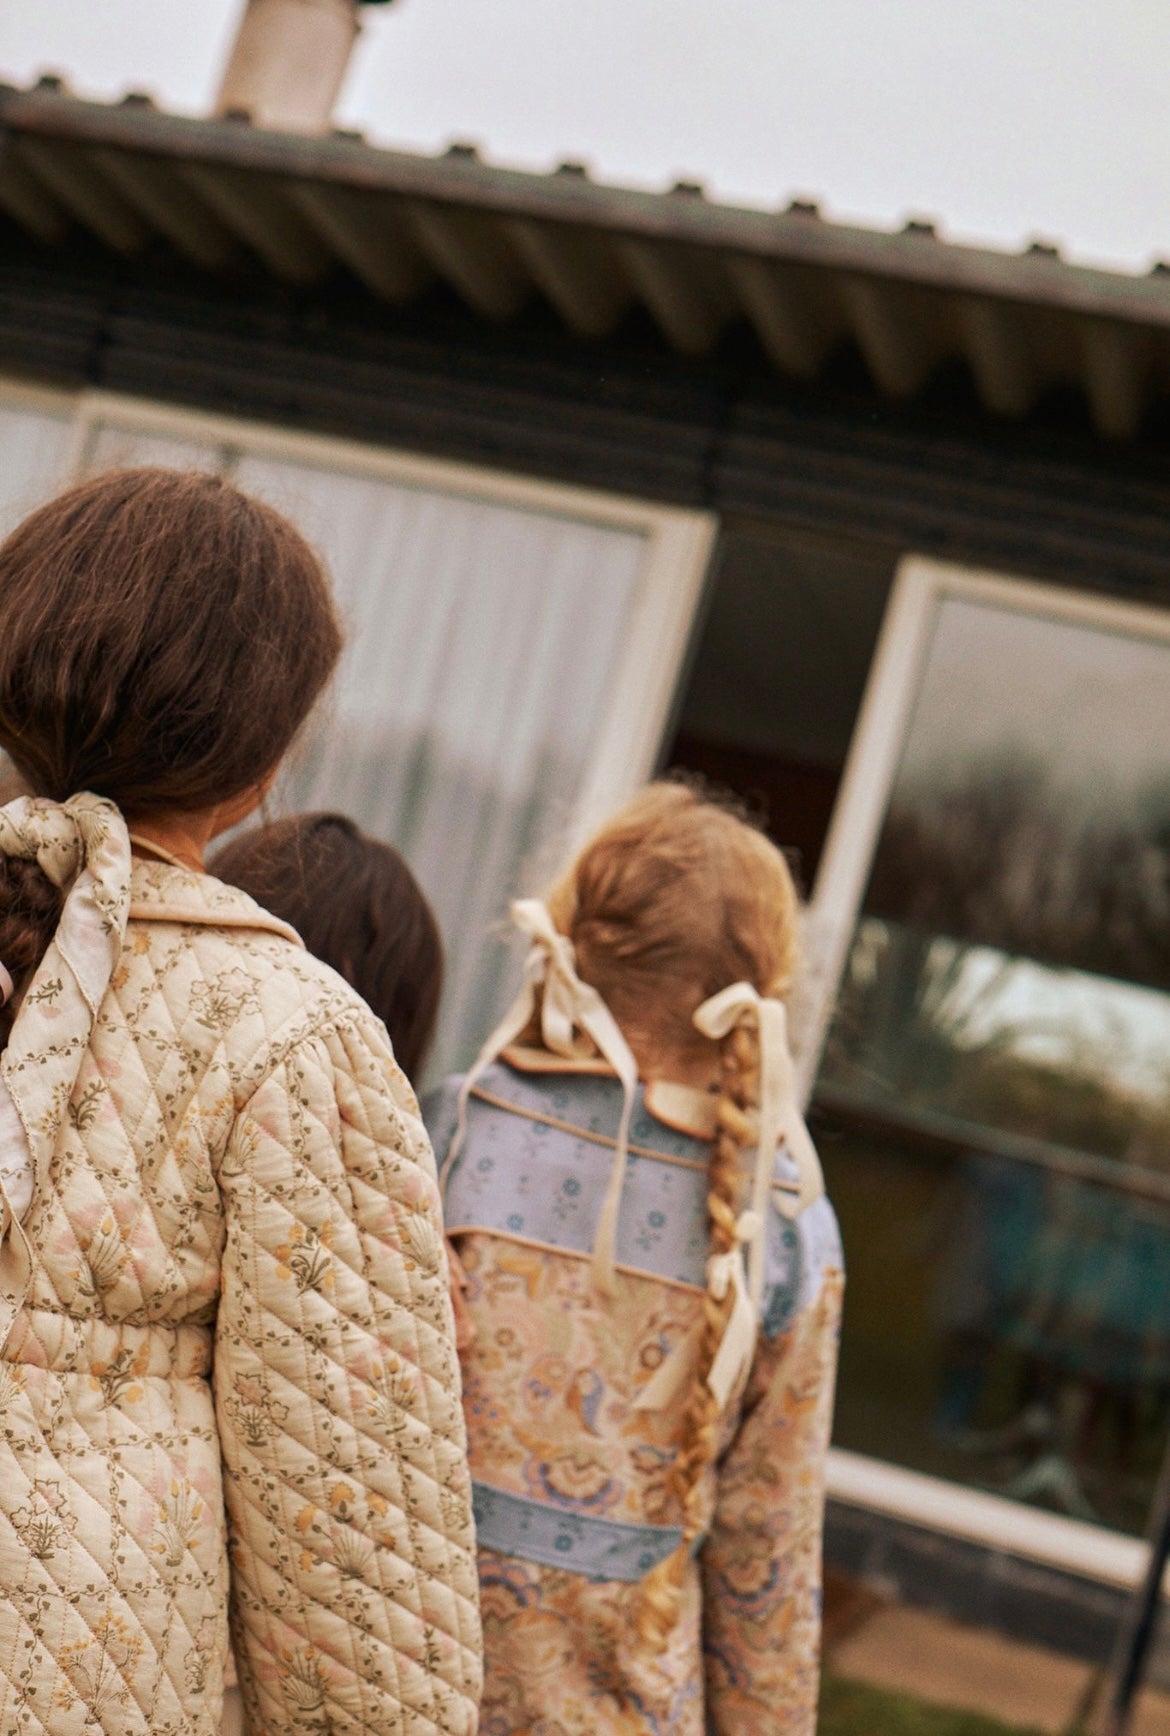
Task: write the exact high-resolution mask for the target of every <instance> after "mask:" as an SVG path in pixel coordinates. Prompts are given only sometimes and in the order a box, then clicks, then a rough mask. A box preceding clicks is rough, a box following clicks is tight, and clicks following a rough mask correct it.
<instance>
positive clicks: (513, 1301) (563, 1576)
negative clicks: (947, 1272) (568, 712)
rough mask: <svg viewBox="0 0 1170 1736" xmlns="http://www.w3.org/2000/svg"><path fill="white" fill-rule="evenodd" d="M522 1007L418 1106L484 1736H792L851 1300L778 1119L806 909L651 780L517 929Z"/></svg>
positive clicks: (706, 805) (819, 1209)
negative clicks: (479, 1648) (466, 1491)
mask: <svg viewBox="0 0 1170 1736" xmlns="http://www.w3.org/2000/svg"><path fill="white" fill-rule="evenodd" d="M513 915H514V918H515V920H516V922H517V924H518V925H519V927H520V928H521V930H522V931H523V932H524V933H525V934H526V935H527V936H528V938H529V941H530V951H529V955H528V961H527V965H526V970H525V982H524V987H523V989H522V992H521V994H520V997H519V999H518V1001H517V1002H516V1004H515V1006H514V1007H513V1008H512V1010H511V1012H510V1014H509V1015H508V1016H507V1017H506V1018H505V1020H504V1021H503V1023H502V1024H501V1026H500V1027H499V1028H498V1029H497V1031H495V1032H494V1033H493V1035H492V1037H491V1038H490V1039H489V1040H488V1042H487V1043H486V1044H485V1046H484V1049H483V1050H482V1052H481V1054H480V1056H479V1058H478V1060H477V1061H476V1063H475V1066H474V1067H473V1068H472V1069H471V1071H470V1073H469V1074H468V1075H467V1076H466V1077H465V1078H464V1079H462V1080H452V1081H449V1082H448V1084H447V1086H446V1087H445V1088H444V1090H443V1092H442V1094H441V1097H440V1099H439V1101H438V1102H437V1103H436V1105H435V1106H434V1109H433V1113H432V1115H431V1117H430V1120H431V1128H432V1132H433V1135H434V1140H435V1147H436V1156H437V1157H438V1159H439V1161H440V1164H441V1165H442V1171H443V1175H444V1178H445V1184H446V1214H447V1228H448V1233H449V1235H450V1237H451V1239H452V1242H453V1244H454V1246H455V1248H456V1249H457V1251H458V1255H459V1258H460V1260H461V1261H462V1265H463V1268H464V1269H465V1272H466V1275H467V1303H468V1307H469V1310H470V1314H471V1317H472V1320H473V1322H474V1325H475V1328H476V1331H475V1338H474V1342H473V1344H472V1345H471V1347H470V1348H469V1349H468V1351H467V1353H466V1355H465V1358H464V1397H465V1406H466V1414H467V1422H468V1429H469V1435H470V1456H471V1464H472V1475H473V1478H474V1491H475V1510H476V1521H477V1529H478V1539H479V1563H480V1584H481V1594H482V1602H483V1616H484V1629H485V1664H486V1677H487V1688H486V1693H485V1698H484V1703H483V1723H482V1726H481V1728H482V1729H483V1730H484V1731H485V1732H486V1733H487V1736H509V1733H511V1732H514V1731H519V1730H525V1731H528V1730H531V1731H534V1732H535V1731H540V1732H542V1733H543V1732H548V1733H549V1736H552V1733H553V1732H555V1733H556V1736H610V1733H612V1736H617V1733H618V1732H621V1733H622V1736H631V1733H635V1732H643V1731H644V1732H647V1733H650V1732H654V1733H657V1732H666V1731H670V1732H672V1733H674V1736H703V1733H704V1732H706V1731H712V1732H718V1733H720V1736H732V1733H734V1736H764V1732H768V1733H769V1736H774V1733H777V1732H784V1733H786V1736H811V1733H812V1732H813V1730H814V1729H815V1724H816V1700H817V1681H818V1651H819V1630H820V1575H821V1528H822V1517H823V1505H824V1462H825V1452H826V1447H827V1443H828V1435H829V1425H830V1419H831V1411H832V1395H833V1383H834V1374H835V1366H836V1345H837V1330H838V1321H839V1315H840V1303H841V1293H842V1285H843V1272H842V1257H841V1248H840V1241H839V1237H838V1233H837V1226H836V1221H835V1218H834V1216H833V1212H832V1209H831V1207H830V1205H829V1203H828V1201H827V1200H826V1198H825V1197H824V1189H823V1184H822V1180H821V1173H820V1167H819V1164H818V1162H817V1157H816V1153H815V1151H814V1149H813V1146H812V1143H811V1141H810V1139H809V1136H808V1133H807V1130H806V1128H805V1126H804V1122H803V1120H802V1118H801V1115H800V1112H799V1108H798V1105H797V1102H796V1098H795V1092H794V1081H793V1072H792V1063H791V1058H790V1055H789V1050H788V1043H787V1032H786V1012H785V1004H784V997H785V996H786V995H787V994H788V993H789V990H790V988H791V986H792V981H793V977H794V973H795V970H796V963H797V923H798V903H797V897H796V892H795V889H794V887H793V883H792V879H791V876H790V874H789V872H788V869H787V866H786V864H785V862H784V858H783V857H782V856H781V854H780V852H779V851H778V850H777V849H776V848H775V847H774V846H773V845H772V844H771V843H770V842H769V841H768V840H767V839H766V838H765V837H764V836H763V835H762V833H760V832H759V831H757V830H756V829H754V828H753V827H752V826H750V825H748V824H746V823H745V822H744V821H743V820H741V819H740V818H738V817H737V816H736V815H735V814H734V813H732V812H731V811H729V809H728V808H726V807H725V806H722V805H720V804H718V803H716V802H713V801H711V800H707V799H705V798H704V797H703V796H701V795H700V794H699V793H697V792H696V791H695V790H693V789H691V788H688V787H685V786H683V785H679V784H657V785H652V786H651V787H650V788H649V789H647V790H646V791H645V792H643V794H642V795H641V796H639V797H638V798H637V799H636V800H635V801H633V802H632V803H631V804H630V805H629V806H628V807H627V808H626V809H624V810H623V811H622V812H621V813H620V814H618V815H617V816H616V817H615V818H614V819H613V820H612V821H611V822H610V823H609V824H608V825H607V826H605V827H604V828H603V829H602V830H601V831H600V832H599V833H598V835H597V836H596V837H594V838H593V840H592V841H591V842H590V843H589V844H587V845H586V847H585V848H584V849H583V850H582V851H581V853H580V855H579V856H578V857H577V858H576V860H575V861H574V862H573V863H572V864H571V866H570V867H569V869H568V870H567V871H566V872H565V874H564V875H563V876H562V877H561V878H560V879H559V880H558V881H557V882H556V884H555V885H554V886H553V888H552V889H551V892H550V893H549V896H548V900H547V904H542V903H540V902H539V901H536V900H527V901H521V902H520V903H518V904H516V905H515V906H513Z"/></svg>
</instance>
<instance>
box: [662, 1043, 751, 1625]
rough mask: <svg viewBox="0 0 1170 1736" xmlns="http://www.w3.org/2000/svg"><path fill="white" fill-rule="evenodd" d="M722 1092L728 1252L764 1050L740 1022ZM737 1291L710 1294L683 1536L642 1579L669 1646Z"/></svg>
mask: <svg viewBox="0 0 1170 1736" xmlns="http://www.w3.org/2000/svg"><path fill="white" fill-rule="evenodd" d="M719 1059H720V1074H721V1081H720V1094H719V1102H718V1106H717V1108H716V1112H715V1139H714V1142H713V1144H712V1147H711V1158H710V1166H709V1168H708V1171H707V1181H708V1190H707V1224H708V1235H709V1242H710V1251H711V1253H712V1254H728V1253H730V1252H731V1251H732V1249H733V1248H734V1247H735V1246H736V1237H735V1224H736V1219H737V1218H738V1217H739V1212H740V1195H741V1193H742V1190H743V1147H744V1146H745V1145H746V1144H747V1143H748V1142H749V1141H750V1139H751V1137H752V1129H751V1124H750V1122H749V1120H748V1116H747V1111H748V1110H749V1109H750V1108H752V1107H753V1106H754V1105H755V1103H756V1091H757V1086H758V1083H759V1050H758V1046H757V1041H756V1037H755V1033H754V1032H751V1031H747V1030H745V1029H744V1028H743V1026H737V1027H736V1029H735V1030H733V1031H731V1032H730V1033H729V1035H728V1036H726V1037H725V1038H724V1039H723V1042H722V1043H721V1044H720V1057H719ZM732 1300H733V1299H732V1296H731V1294H730V1293H729V1294H728V1295H726V1296H725V1297H724V1299H723V1301H722V1302H719V1301H716V1299H715V1297H714V1296H713V1295H712V1294H711V1292H710V1291H709V1290H708V1291H707V1292H706V1293H705V1294H704V1296H703V1337H702V1340H701V1342H700V1346H699V1356H698V1362H697V1364H696V1367H695V1379H694V1386H693V1388H692V1390H691V1394H690V1398H689V1400H688V1403H687V1408H686V1414H685V1416H684V1418H683V1432H682V1439H681V1441H680V1443H679V1447H678V1453H677V1455H676V1457H675V1461H674V1464H673V1465H672V1466H671V1476H670V1484H671V1490H672V1493H673V1494H674V1496H675V1499H676V1500H677V1501H678V1503H679V1506H680V1508H681V1509H682V1542H681V1543H680V1544H679V1546H678V1548H677V1549H676V1550H675V1551H674V1553H673V1554H672V1555H668V1556H667V1558H666V1560H665V1561H662V1562H660V1563H659V1564H658V1566H657V1567H655V1568H653V1569H652V1570H651V1572H650V1573H649V1574H648V1575H647V1577H646V1578H645V1579H644V1580H643V1581H642V1599H641V1602H640V1604H639V1607H638V1632H639V1635H640V1637H641V1638H642V1639H643V1640H645V1642H646V1643H647V1645H649V1646H652V1647H654V1648H655V1649H657V1648H659V1647H661V1645H662V1643H663V1641H664V1640H665V1639H666V1636H667V1635H668V1634H669V1633H670V1631H671V1629H672V1628H673V1627H674V1625H675V1623H676V1622H677V1620H678V1616H679V1605H680V1602H681V1598H682V1588H683V1584H684V1582H685V1578H686V1569H687V1563H688V1562H689V1560H690V1556H691V1549H692V1546H693V1544H694V1541H695V1539H696V1537H698V1536H699V1535H700V1533H701V1531H702V1529H703V1521H704V1519H705V1517H706V1514H705V1512H704V1507H703V1473H704V1471H705V1470H706V1468H707V1466H708V1465H709V1464H711V1463H712V1461H713V1460H714V1458H715V1454H716V1452H717V1451H718V1447H719V1423H720V1409H719V1402H718V1400H717V1399H716V1397H715V1394H714V1393H713V1392H712V1391H711V1388H710V1387H709V1386H708V1384H707V1376H708V1375H709V1374H710V1372H711V1366H712V1364H713V1363H714V1361H715V1356H716V1353H717V1352H718V1349H719V1346H720V1343H721V1342H722V1339H723V1331H724V1328H725V1326H726V1325H727V1317H728V1315H729V1313H730V1312H731V1307H732Z"/></svg>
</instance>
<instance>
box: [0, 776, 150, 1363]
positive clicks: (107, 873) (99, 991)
mask: <svg viewBox="0 0 1170 1736" xmlns="http://www.w3.org/2000/svg"><path fill="white" fill-rule="evenodd" d="M0 855H2V856H9V857H15V858H17V859H18V860H21V861H26V862H36V863H38V864H39V866H40V868H41V871H42V873H44V874H45V875H46V876H47V877H48V878H49V879H50V880H51V881H52V882H53V884H54V886H59V887H61V888H62V890H64V891H65V893H66V897H65V903H64V906H63V908H62V911H61V918H60V921H59V923H58V926H57V932H56V934H55V935H54V936H53V939H52V940H51V941H50V943H49V946H48V948H47V949H46V951H45V955H44V957H43V958H42V960H41V962H40V964H39V965H38V967H37V970H36V973H35V975H34V976H33V979H32V982H31V983H30V985H29V987H28V991H27V993H26V994H25V996H24V999H23V1001H22V1002H21V1005H20V1009H19V1011H18V1013H17V1015H16V1021H15V1023H14V1025H13V1027H12V1031H11V1033H10V1035H9V1038H8V1043H7V1045H6V1047H5V1050H4V1054H3V1056H0V1346H2V1345H3V1343H4V1340H5V1339H6V1338H7V1335H8V1332H9V1330H10V1328H11V1325H12V1322H13V1320H14V1318H15V1316H16V1312H17V1311H18V1309H19V1308H20V1307H21V1306H22V1305H23V1300H24V1296H25V1295H26V1294H27V1285H28V1277H29V1273H30V1272H31V1260H30V1255H29V1250H28V1246H27V1243H26V1241H25V1238H24V1232H23V1230H22V1229H21V1227H20V1220H21V1219H22V1218H23V1217H24V1215H25V1213H26V1212H27V1211H28V1208H29V1206H30V1204H31V1203H32V1200H33V1198H34V1195H35V1193H36V1190H37V1186H38V1184H39V1182H40V1179H41V1177H42V1175H43V1174H44V1171H45V1168H46V1167H47V1164H48V1162H49V1158H50V1156H51V1155H52V1151H53V1147H54V1145H55V1143H56V1139H57V1135H58V1132H59V1130H60V1127H61V1124H62V1122H63V1120H64V1118H65V1115H66V1112H67V1108H68V1104H69V1101H70V1099H71V1097H72V1095H73V1088H74V1086H75V1084H76V1083H77V1075H78V1073H79V1071H80V1069H81V1064H82V1061H83V1059H84V1057H85V1054H86V1052H87V1050H88V1048H89V1039H90V1033H91V1032H92V1030H93V1023H94V1020H95V1018H96V1017H97V1012H98V1008H99V1007H100V1006H101V1003H102V1000H103V999H104V997H105V993H106V990H107V988H108V987H109V984H110V978H111V976H112V975H113V973H114V969H115V967H116V966H117V963H118V960H119V958H120V957H121V952H122V938H123V936H124V934H125V932H126V922H127V919H128V917H129V913H130V838H129V834H128V833H127V831H126V824H125V821H124V820H123V819H122V816H121V814H120V813H119V812H118V810H117V808H116V807H115V806H114V804H113V803H112V802H108V801H105V800H103V799H102V798H101V797H100V796H94V795H89V794H88V793H83V794H81V795H77V796H71V797H70V798H69V800H68V801H67V802H50V801H44V800H41V799H40V798H36V797H32V796H22V797H21V798H20V799H19V800H17V801H15V802H10V803H9V804H8V806H7V807H5V808H0ZM14 1267H15V1270H14Z"/></svg>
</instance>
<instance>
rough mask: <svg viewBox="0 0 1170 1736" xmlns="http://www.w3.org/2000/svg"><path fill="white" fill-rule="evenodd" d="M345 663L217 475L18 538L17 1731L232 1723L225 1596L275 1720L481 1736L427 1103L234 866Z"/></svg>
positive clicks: (11, 1206)
mask: <svg viewBox="0 0 1170 1736" xmlns="http://www.w3.org/2000/svg"><path fill="white" fill-rule="evenodd" d="M340 650H341V634H340V630H339V626H338V622H337V618H336V613H335V610H334V606H333V601H332V598H331V595H330V590H329V583H328V579H327V577H326V575H325V573H324V571H323V570H322V567H321V564H320V562H319V560H318V559H317V556H316V555H315V554H314V553H313V551H312V549H311V548H310V547H309V546H308V544H307V543H306V542H305V540H304V538H303V537H302V536H301V535H300V534H299V532H298V531H297V530H296V529H295V528H294V526H293V525H292V524H290V523H289V522H288V521H287V520H286V519H284V518H282V517H281V516H280V514H279V513H277V512H274V511H273V510H272V509H271V508H270V507H268V506H265V505H264V504H263V503H262V502H260V501H257V500H254V499H252V498H250V497H249V496H247V495H246V494H243V493H242V492H241V491H240V490H239V489H237V488H235V487H233V486H232V485H231V484H230V483H227V482H225V481H223V480H221V479H219V478H216V477H212V476H205V475H199V474H189V475H188V474H183V473H181V472H177V471H169V470H163V469H153V468H149V469H134V470H124V471H115V472H111V473H109V474H107V475H104V476H98V477H94V478H91V479H89V480H87V481H84V482H81V483H78V484H77V485H76V486H75V487H73V488H71V489H68V490H67V491H66V492H65V493H64V494H62V495H61V496H59V497H58V498H57V499H56V500H52V501H50V502H48V504H47V505H45V506H43V507H41V508H40V509H39V510H38V511H36V512H34V513H33V514H32V515H31V516H30V517H29V518H28V519H26V520H25V522H24V523H23V524H22V525H21V526H20V527H19V528H18V529H17V530H16V531H14V532H13V533H12V535H11V536H10V537H8V539H7V540H6V541H5V542H4V543H3V544H0V750H2V751H3V752H4V753H5V754H6V755H7V756H8V757H9V759H10V760H11V763H12V766H13V768H14V769H15V772H16V774H17V775H18V777H19V780H20V783H21V785H22V787H23V789H24V791H25V792H26V793H25V794H23V795H21V796H20V797H18V799H16V800H13V801H10V802H9V803H7V804H6V805H5V806H3V807H0V1586H2V1587H3V1596H2V1597H0V1731H3V1732H5V1733H7V1732H11V1731H16V1730H25V1729H28V1730H36V1731H37V1732H38V1733H39V1736H77V1733H78V1732H80V1731H82V1730H85V1731H91V1732H97V1731H99V1730H100V1731H103V1732H108V1733H110V1736H112V1733H113V1732H117V1736H220V1733H221V1732H222V1731H223V1730H224V1728H225V1709H224V1677H225V1668H226V1664H227V1659H228V1616H229V1590H230V1608H231V1621H232V1630H233V1639H234V1649H235V1656H236V1661H237V1664H238V1668H239V1674H240V1681H241V1686H242V1688H243V1693H244V1699H245V1703H246V1707H247V1712H248V1721H249V1728H251V1729H253V1730H256V1731H259V1730H262V1729H263V1730H267V1731H271V1732H277V1731H280V1732H290V1731H293V1730H297V1731H309V1730H314V1731H325V1730H330V1731H339V1730H345V1731H346V1732H348V1733H352V1736H383V1733H384V1732H387V1731H391V1730H394V1731H398V1730H406V1729H411V1730H414V1729H422V1728H425V1729H426V1730H427V1731H428V1732H430V1731H445V1732H448V1733H449V1736H471V1733H472V1732H473V1731H474V1729H475V1725H476V1718H477V1702H478V1696H479V1685H480V1670H481V1654H480V1642H479V1619H478V1613H477V1589H478V1588H477V1579H476V1568H475V1557H474V1536H473V1529H472V1517H471V1492H470V1484H469V1478H468V1475H467V1461H466V1450H465V1433H464V1426H463V1418H462V1414H461V1410H460V1405H459V1371H458V1365H457V1361H456V1356H455V1346H454V1322H453V1318H452V1313H451V1307H450V1303H449V1299H448V1274H447V1262H446V1259H445V1257H444V1253H443V1241H442V1217H441V1211H440V1203H439V1194H438V1181H437V1176H436V1174H435V1169H434V1162H433V1157H432V1153H431V1150H430V1146H429V1143H428V1141H427V1138H426V1134H425V1131H424V1129H423V1126H422V1123H421V1121H420V1119H419V1116H418V1105H417V1102H416V1100H415V1097H414V1093H413V1091H412V1090H411V1087H410V1085H409V1084H408V1082H407V1080H406V1079H405V1077H404V1076H403V1074H402V1072H401V1070H400V1068H399V1067H398V1065H397V1064H396V1062H395V1060H394V1057H393V1055H392V1054H391V1052H390V1048H389V1045H388V1043H387V1041H386V1034H385V1031H384V1030H383V1029H382V1026H381V1025H380V1024H379V1022H378V1020H377V1019H376V1018H374V1017H373V1015H372V1014H371V1013H370V1011H369V1008H368V1007H366V1006H365V1005H364V1003H363V1002H362V1001H361V1000H360V999H359V997H358V996H357V995H356V994H355V993H354V992H353V990H352V989H351V988H349V987H348V986H347V984H345V983H344V982H342V981H341V980H340V978H338V977H337V976H336V975H335V974H334V973H333V972H332V971H329V970H327V969H325V967H324V966H323V965H321V964H319V963H318V961H317V960H316V959H315V958H312V957H311V956H310V955H309V954H308V953H307V952H306V951H305V949H304V947H303V946H302V944H301V942H300V940H299V938H298V937H297V935H296V934H295V933H294V932H293V931H292V930H291V929H290V928H289V927H288V926H287V924H286V923H284V922H281V921H280V920H278V919H277V918H275V917H273V916H271V915H270V914H269V913H268V912H266V911H264V910H262V909H261V908H260V907H259V906H258V905H257V904H256V903H255V902H254V901H253V900H252V899H250V898H249V897H247V896H246V895H245V894H244V893H243V892H240V891H238V890H237V889H236V888H234V887H230V886H225V885H223V884H222V883H221V882H220V881H218V880H216V879H214V878H213V877H212V876H211V875H209V874H208V873H207V871H206V868H205V865H204V859H205V855H206V852H207V850H208V847H209V846H210V843H211V841H212V839H213V838H215V837H216V836H218V835H219V834H220V833H221V832H222V831H224V830H225V829H226V828H228V827H229V826H232V825H235V824H236V823H238V822H239V821H241V820H243V819H244V818H245V817H246V816H247V815H248V814H250V813H251V812H252V811H253V810H254V809H255V808H256V807H257V806H258V804H259V803H260V802H261V800H262V798H263V796H264V793H265V791H266V790H267V789H268V787H269V786H270V784H271V782H272V779H273V778H274V776H275V774H276V771H277V768H278V766H279V764H280V762H281V761H282V759H283V758H284V756H285V755H286V753H287V752H288V750H289V748H290V747H291V745H292V743H293V741H294V740H295V738H296V736H297V734H298V732H299V731H300V729H301V727H302V725H303V724H304V723H305V721H306V719H307V718H308V716H309V714H310V713H311V711H312V709H313V706H314V703H315V701H316V700H317V698H318V696H319V695H320V693H321V692H322V691H323V690H324V688H325V686H326V684H327V683H328V681H329V679H330V676H331V674H332V672H333V669H334V667H335V665H336V663H337V658H338V655H339V653H340ZM229 1556H230V1562H231V1572H230V1576H229V1571H228V1563H229Z"/></svg>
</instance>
